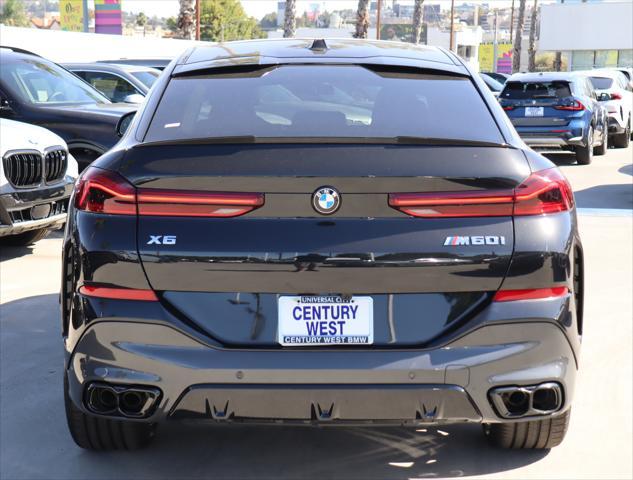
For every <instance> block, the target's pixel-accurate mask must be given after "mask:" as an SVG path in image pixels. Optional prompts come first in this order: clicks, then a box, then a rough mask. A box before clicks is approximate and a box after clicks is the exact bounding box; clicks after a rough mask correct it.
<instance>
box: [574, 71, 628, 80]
mask: <svg viewBox="0 0 633 480" xmlns="http://www.w3.org/2000/svg"><path fill="white" fill-rule="evenodd" d="M583 73H584V74H585V75H587V76H589V77H609V78H613V79H616V78H621V76H623V75H624V73H622V72H621V71H620V70H615V69H613V70H612V69H607V68H599V69H596V70H586V71H585V72H583Z"/></svg>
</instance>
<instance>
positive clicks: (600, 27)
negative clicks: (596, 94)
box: [539, 0, 633, 70]
mask: <svg viewBox="0 0 633 480" xmlns="http://www.w3.org/2000/svg"><path fill="white" fill-rule="evenodd" d="M632 21H633V2H631V1H630V0H629V1H612V2H609V1H602V2H593V3H584V2H572V3H570V2H568V1H566V2H565V3H562V4H561V3H555V4H548V5H542V6H541V29H540V39H539V50H540V51H554V52H563V53H564V54H565V56H566V57H567V60H568V61H567V63H568V68H569V69H570V70H585V69H589V68H600V67H616V66H619V67H632V66H633V32H632V28H631V22H632Z"/></svg>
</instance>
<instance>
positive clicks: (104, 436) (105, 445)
mask: <svg viewBox="0 0 633 480" xmlns="http://www.w3.org/2000/svg"><path fill="white" fill-rule="evenodd" d="M64 404H65V406H66V420H67V421H68V430H70V435H71V437H72V438H73V440H74V441H75V443H76V444H77V445H78V446H80V447H81V448H85V449H86V450H94V451H107V450H137V449H140V448H143V447H146V446H147V445H149V444H150V443H151V441H152V440H153V438H154V434H155V431H156V424H154V423H141V422H130V421H126V420H111V419H109V418H101V417H98V416H93V415H87V414H85V413H83V412H82V411H81V410H79V409H78V408H77V407H75V405H74V404H73V401H72V400H71V399H70V397H69V395H68V377H67V376H66V374H64Z"/></svg>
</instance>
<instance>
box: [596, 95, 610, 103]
mask: <svg viewBox="0 0 633 480" xmlns="http://www.w3.org/2000/svg"><path fill="white" fill-rule="evenodd" d="M609 100H611V95H610V94H608V93H601V94H599V95H598V101H599V102H608V101H609Z"/></svg>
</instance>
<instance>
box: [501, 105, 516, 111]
mask: <svg viewBox="0 0 633 480" xmlns="http://www.w3.org/2000/svg"><path fill="white" fill-rule="evenodd" d="M503 109H504V110H505V111H506V112H507V111H509V110H514V107H513V106H512V105H506V106H505V107H503Z"/></svg>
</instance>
